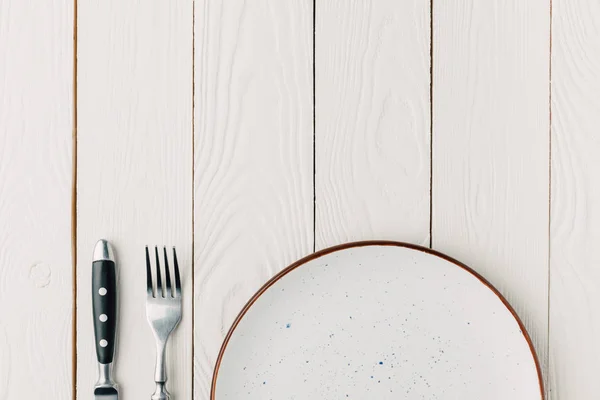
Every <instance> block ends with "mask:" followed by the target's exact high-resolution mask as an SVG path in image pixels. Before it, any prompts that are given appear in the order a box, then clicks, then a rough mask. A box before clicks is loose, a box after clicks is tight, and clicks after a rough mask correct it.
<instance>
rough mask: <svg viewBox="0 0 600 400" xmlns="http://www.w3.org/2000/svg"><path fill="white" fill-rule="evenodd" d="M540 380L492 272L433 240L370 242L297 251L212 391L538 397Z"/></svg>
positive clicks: (262, 395) (240, 322)
mask: <svg viewBox="0 0 600 400" xmlns="http://www.w3.org/2000/svg"><path fill="white" fill-rule="evenodd" d="M542 386H543V385H542V383H541V378H540V371H539V367H538V363H537V359H536V356H535V353H534V351H533V348H532V346H531V341H530V340H529V337H528V336H527V333H526V332H525V330H524V328H523V325H522V324H521V322H520V321H519V320H518V318H517V316H516V314H515V313H514V311H513V310H512V309H511V308H510V306H509V305H508V303H507V302H506V301H505V300H504V299H503V298H502V297H501V296H500V295H499V293H498V292H497V291H496V290H495V289H494V288H493V287H492V286H491V285H490V284H489V283H488V282H486V281H485V280H484V279H483V278H481V277H480V276H479V275H477V274H476V273H475V272H473V271H472V270H470V269H469V268H467V267H466V266H464V265H462V264H460V263H459V262H457V261H455V260H452V259H450V258H449V257H447V256H444V255H442V254H439V253H436V252H433V251H431V250H428V249H425V248H421V247H417V246H411V245H407V244H401V243H395V242H362V243H354V244H349V245H343V246H339V247H336V248H332V249H327V250H324V251H321V252H319V253H317V254H314V255H312V256H309V257H307V258H305V259H303V260H300V261H299V262H297V263H295V264H293V265H292V266H290V267H288V268H287V269H286V270H284V271H283V272H281V273H280V274H279V275H277V276H276V277H275V278H273V279H272V280H271V281H269V282H268V283H267V284H266V285H265V286H264V287H263V288H262V289H261V290H260V291H259V292H258V293H257V294H256V295H255V296H254V297H253V298H252V299H251V300H250V302H249V303H248V304H247V305H246V307H245V308H244V309H243V310H242V312H241V313H240V315H239V316H238V318H237V320H236V321H235V323H234V325H233V327H232V329H231V330H230V332H229V334H228V335H227V338H226V339H225V343H224V344H223V347H222V349H221V354H220V355H219V359H218V361H217V366H216V369H215V374H214V378H213V387H212V393H211V399H212V400H226V399H227V400H232V399H235V400H237V399H245V400H267V399H274V400H292V399H296V400H309V399H310V400H329V399H331V400H333V399H336V400H339V399H378V400H382V399H394V400H398V399H415V400H416V399H445V400H451V399H452V400H454V399H460V400H475V399H476V400H482V399H486V400H496V399H497V400H500V399H501V400H534V399H535V400H539V399H543V388H542Z"/></svg>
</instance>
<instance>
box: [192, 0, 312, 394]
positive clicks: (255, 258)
mask: <svg viewBox="0 0 600 400" xmlns="http://www.w3.org/2000/svg"><path fill="white" fill-rule="evenodd" d="M195 11H196V16H195V45H196V46H195V48H196V51H195V61H196V62H195V85H196V86H195V109H196V112H195V129H194V132H195V183H194V190H195V201H194V205H195V207H194V231H195V236H194V246H195V288H194V295H195V303H194V308H195V338H194V340H195V360H194V361H195V377H194V382H195V386H194V392H195V393H194V397H195V398H196V399H198V400H201V399H207V398H208V396H209V392H210V380H211V377H212V371H213V367H214V363H215V360H216V357H217V353H218V351H219V348H220V345H221V342H222V340H223V338H224V336H225V334H226V332H227V330H228V329H229V327H230V325H231V323H232V322H233V320H234V318H235V316H236V315H237V313H238V312H239V311H240V309H241V308H242V306H243V305H244V304H245V302H246V301H247V300H248V299H249V298H250V296H251V295H252V294H253V293H254V292H255V291H256V290H257V289H258V288H259V287H260V286H261V285H262V284H263V283H264V282H265V281H266V280H267V279H268V278H270V277H271V276H272V275H274V274H275V273H276V272H278V271H279V270H281V269H283V268H284V267H285V266H287V265H288V264H289V263H291V262H293V261H295V260H296V259H298V258H300V257H301V256H303V255H306V254H308V253H309V252H310V251H311V250H312V244H313V223H312V222H313V200H312V198H313V192H312V179H313V169H312V142H313V136H312V122H313V115H312V28H313V27H312V15H313V10H312V0H296V1H281V2H280V1H267V0H259V1H248V2H246V1H242V0H235V1H209V0H197V1H196V3H195Z"/></svg>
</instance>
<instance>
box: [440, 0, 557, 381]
mask: <svg viewBox="0 0 600 400" xmlns="http://www.w3.org/2000/svg"><path fill="white" fill-rule="evenodd" d="M549 7H550V5H549V2H548V0H535V1H525V2H524V1H519V0H511V1H493V2H480V1H475V0H452V1H439V2H434V10H433V21H434V25H433V32H434V37H433V62H434V65H433V117H434V118H433V189H432V190H433V224H432V225H433V231H432V235H433V247H434V248H435V249H438V250H441V251H443V252H445V253H447V254H449V255H451V256H454V257H456V258H458V259H459V260H461V261H463V262H465V263H467V264H469V265H470V266H472V267H473V268H474V269H476V270H477V271H478V272H480V273H481V274H482V275H483V276H485V277H486V278H487V279H489V280H490V281H491V282H492V284H494V285H495V286H496V287H497V288H498V289H499V290H500V291H501V292H502V293H503V294H504V295H505V296H506V297H507V299H508V300H509V302H510V303H511V304H512V305H513V306H514V307H515V309H516V311H517V312H518V314H519V315H520V316H521V318H522V319H523V321H524V323H525V325H526V327H527V329H528V331H529V333H530V334H531V336H532V339H533V342H534V345H535V348H536V350H537V352H538V355H539V357H540V361H541V364H542V367H543V370H544V371H546V368H547V359H548V354H547V346H548V214H549V210H548V191H549V189H548V187H549V186H548V185H549V173H548V170H549V167H548V164H549V156H548V152H549V151H548V148H549V112H548V110H549V88H548V87H549V57H548V55H549V45H550V37H549V26H550V25H549V16H550V12H549V11H550V8H549Z"/></svg>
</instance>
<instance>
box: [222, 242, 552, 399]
mask: <svg viewBox="0 0 600 400" xmlns="http://www.w3.org/2000/svg"><path fill="white" fill-rule="evenodd" d="M366 246H394V247H404V248H408V249H412V250H418V251H421V252H423V253H427V254H430V255H433V256H436V257H440V258H442V259H444V260H446V261H449V262H451V263H453V264H455V265H456V266H458V267H460V268H462V269H464V270H465V271H467V272H468V273H470V274H471V275H473V276H474V277H475V278H477V279H479V281H480V282H481V283H483V284H484V285H485V286H487V287H488V288H489V289H490V290H491V291H492V292H493V293H494V294H495V295H496V296H498V298H499V299H500V301H502V304H504V306H505V307H506V308H507V309H508V311H510V313H511V314H512V316H513V317H514V319H515V320H516V321H517V323H518V324H519V327H520V329H521V333H522V334H523V337H524V338H525V340H526V341H527V344H528V345H529V350H530V351H531V355H532V356H533V360H534V362H535V368H536V370H537V375H538V382H539V388H540V395H541V400H545V398H546V396H545V391H544V380H543V377H542V370H541V368H540V361H539V359H538V355H537V352H536V351H535V348H534V346H533V342H532V341H531V337H530V336H529V333H528V332H527V329H526V328H525V325H524V324H523V321H521V318H519V315H518V314H517V312H516V311H515V309H514V308H513V307H512V306H511V305H510V303H509V302H508V300H506V298H505V297H504V296H503V295H502V294H501V293H500V292H499V291H498V289H496V288H495V287H494V285H492V284H491V283H490V282H489V281H488V280H487V279H485V278H484V277H483V276H481V275H480V274H479V273H477V272H476V271H475V270H473V269H472V268H471V267H469V266H467V265H466V264H463V263H462V262H460V261H458V260H456V259H454V258H452V257H450V256H448V255H446V254H444V253H440V252H439V251H436V250H433V249H430V248H428V247H423V246H419V245H416V244H411V243H405V242H397V241H393V240H364V241H359V242H350V243H344V244H339V245H336V246H332V247H328V248H326V249H322V250H319V251H317V252H315V253H312V254H309V255H308V256H305V257H303V258H301V259H299V260H298V261H296V262H294V263H293V264H291V265H289V266H287V267H286V268H285V269H283V270H281V271H280V272H279V273H277V274H276V275H275V276H273V277H272V278H271V279H269V280H268V281H267V282H266V283H265V284H264V285H263V286H262V287H261V288H260V289H259V290H258V291H257V292H256V293H255V294H254V295H253V296H252V297H251V298H250V300H248V302H247V303H246V304H245V305H244V307H243V308H242V310H241V311H240V312H239V314H238V315H237V317H236V318H235V321H234V322H233V324H232V325H231V328H229V331H228V332H227V335H226V336H225V339H224V340H223V344H222V345H221V349H220V350H219V356H218V357H217V361H216V363H215V369H214V371H213V377H212V382H211V385H210V400H215V395H216V394H215V388H216V385H217V379H218V376H219V369H220V367H221V362H222V361H223V355H224V354H225V351H226V350H227V345H228V344H229V341H230V340H231V337H232V336H233V333H234V332H235V329H236V328H237V326H238V324H239V323H240V321H241V320H242V318H244V316H245V315H246V313H247V312H248V310H249V309H250V307H252V305H254V303H255V302H256V301H257V300H258V299H259V298H260V296H262V294H263V293H264V292H266V291H267V290H268V289H269V288H270V287H271V286H273V285H274V284H275V283H276V282H277V281H278V280H280V279H281V278H283V277H284V276H286V275H287V274H289V273H290V272H292V271H293V270H295V269H296V268H298V267H300V266H302V265H304V264H306V263H308V262H310V261H312V260H315V259H317V258H320V257H323V256H325V255H327V254H331V253H334V252H336V251H340V250H346V249H351V248H357V247H366Z"/></svg>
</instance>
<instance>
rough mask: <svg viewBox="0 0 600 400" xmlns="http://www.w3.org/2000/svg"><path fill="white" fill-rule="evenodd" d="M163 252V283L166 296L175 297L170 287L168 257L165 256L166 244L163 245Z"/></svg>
mask: <svg viewBox="0 0 600 400" xmlns="http://www.w3.org/2000/svg"><path fill="white" fill-rule="evenodd" d="M163 253H164V258H165V281H166V282H165V283H166V284H167V290H166V296H170V297H175V296H174V295H173V290H172V289H171V272H170V271H169V258H168V257H167V247H166V246H164V247H163Z"/></svg>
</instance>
